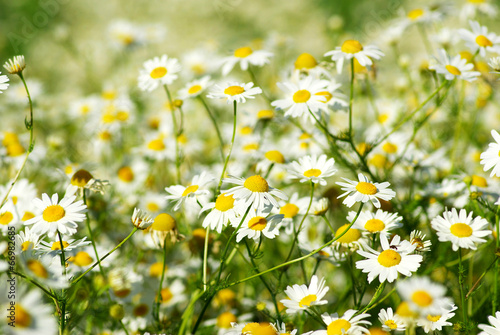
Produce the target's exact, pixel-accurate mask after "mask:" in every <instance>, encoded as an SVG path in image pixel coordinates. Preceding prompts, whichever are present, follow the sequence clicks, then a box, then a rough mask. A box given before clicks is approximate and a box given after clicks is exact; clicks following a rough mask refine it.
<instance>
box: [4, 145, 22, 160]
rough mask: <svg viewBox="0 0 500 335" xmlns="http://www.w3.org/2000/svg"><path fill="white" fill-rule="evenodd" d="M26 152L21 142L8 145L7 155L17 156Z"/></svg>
mask: <svg viewBox="0 0 500 335" xmlns="http://www.w3.org/2000/svg"><path fill="white" fill-rule="evenodd" d="M22 154H24V148H23V146H22V145H21V143H19V142H15V143H10V144H9V145H7V156H10V157H17V156H20V155H22Z"/></svg>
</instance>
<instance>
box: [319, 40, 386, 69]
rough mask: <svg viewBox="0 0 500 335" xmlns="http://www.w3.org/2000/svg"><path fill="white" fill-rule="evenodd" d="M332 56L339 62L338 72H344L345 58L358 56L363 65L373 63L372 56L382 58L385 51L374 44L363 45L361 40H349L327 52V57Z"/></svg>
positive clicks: (333, 59)
mask: <svg viewBox="0 0 500 335" xmlns="http://www.w3.org/2000/svg"><path fill="white" fill-rule="evenodd" d="M330 56H331V57H332V61H334V62H335V63H336V64H337V72H338V73H339V74H340V73H342V66H343V65H344V60H350V59H352V58H353V57H354V58H356V59H357V60H358V62H359V64H360V65H361V66H368V65H372V64H373V62H372V60H371V59H370V58H374V59H380V58H381V57H382V56H384V53H383V52H382V51H381V50H380V49H379V48H378V47H376V46H374V45H367V46H363V45H362V44H361V43H359V41H356V40H347V41H345V42H344V43H343V44H342V46H340V47H336V48H335V50H331V51H328V52H327V53H325V57H330Z"/></svg>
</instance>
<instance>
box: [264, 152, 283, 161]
mask: <svg viewBox="0 0 500 335" xmlns="http://www.w3.org/2000/svg"><path fill="white" fill-rule="evenodd" d="M264 156H265V157H266V158H267V159H269V160H270V161H271V162H274V163H278V164H283V163H284V162H285V157H283V154H282V153H281V152H279V151H278V150H271V151H268V152H266V153H265V155H264Z"/></svg>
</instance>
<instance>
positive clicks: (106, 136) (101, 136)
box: [99, 130, 111, 141]
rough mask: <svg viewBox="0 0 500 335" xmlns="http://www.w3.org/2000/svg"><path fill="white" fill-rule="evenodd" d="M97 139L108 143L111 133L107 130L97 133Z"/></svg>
mask: <svg viewBox="0 0 500 335" xmlns="http://www.w3.org/2000/svg"><path fill="white" fill-rule="evenodd" d="M99 139H101V140H103V141H109V140H110V139H111V133H110V132H109V131H107V130H104V131H101V132H100V133H99Z"/></svg>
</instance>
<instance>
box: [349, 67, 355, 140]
mask: <svg viewBox="0 0 500 335" xmlns="http://www.w3.org/2000/svg"><path fill="white" fill-rule="evenodd" d="M353 98H354V57H353V58H351V91H350V93H349V139H351V140H352V101H353Z"/></svg>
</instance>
